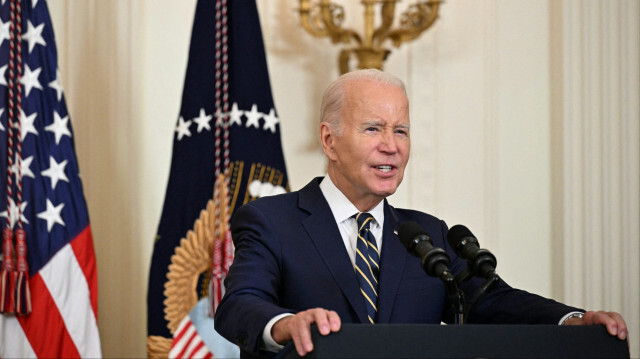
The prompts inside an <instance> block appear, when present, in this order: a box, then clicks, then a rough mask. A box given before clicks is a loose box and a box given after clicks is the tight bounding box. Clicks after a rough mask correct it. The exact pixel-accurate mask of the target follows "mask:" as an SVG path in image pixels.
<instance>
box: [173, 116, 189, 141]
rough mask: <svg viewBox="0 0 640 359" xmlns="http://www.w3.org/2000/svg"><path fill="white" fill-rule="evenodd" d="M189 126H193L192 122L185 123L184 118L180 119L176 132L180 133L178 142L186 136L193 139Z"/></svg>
mask: <svg viewBox="0 0 640 359" xmlns="http://www.w3.org/2000/svg"><path fill="white" fill-rule="evenodd" d="M189 126H191V120H188V121H185V120H184V119H183V118H182V116H180V118H178V127H176V132H177V133H178V141H180V140H182V137H184V136H187V137H191V131H190V130H189Z"/></svg>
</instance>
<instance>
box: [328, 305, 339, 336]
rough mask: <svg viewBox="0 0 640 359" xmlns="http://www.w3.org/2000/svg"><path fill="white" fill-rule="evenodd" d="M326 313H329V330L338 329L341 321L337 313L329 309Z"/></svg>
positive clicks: (334, 330) (335, 330)
mask: <svg viewBox="0 0 640 359" xmlns="http://www.w3.org/2000/svg"><path fill="white" fill-rule="evenodd" d="M328 315H329V326H330V327H331V331H332V332H334V333H335V332H337V331H339V330H340V327H341V326H342V321H340V316H339V315H338V313H336V312H334V311H332V310H331V311H329V313H328Z"/></svg>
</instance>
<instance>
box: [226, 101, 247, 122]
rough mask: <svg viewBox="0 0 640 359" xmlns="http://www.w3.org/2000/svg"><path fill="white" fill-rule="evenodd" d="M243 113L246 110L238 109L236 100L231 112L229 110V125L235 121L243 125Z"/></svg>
mask: <svg viewBox="0 0 640 359" xmlns="http://www.w3.org/2000/svg"><path fill="white" fill-rule="evenodd" d="M242 114H244V111H240V110H238V104H237V103H236V102H234V103H233V105H232V106H231V112H229V126H230V127H231V126H233V124H234V123H235V124H237V125H238V126H242Z"/></svg>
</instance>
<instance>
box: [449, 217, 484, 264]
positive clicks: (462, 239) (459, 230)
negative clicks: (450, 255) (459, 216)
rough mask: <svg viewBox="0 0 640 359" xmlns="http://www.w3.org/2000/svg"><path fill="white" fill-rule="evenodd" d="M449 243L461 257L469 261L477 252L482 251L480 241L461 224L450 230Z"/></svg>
mask: <svg viewBox="0 0 640 359" xmlns="http://www.w3.org/2000/svg"><path fill="white" fill-rule="evenodd" d="M447 242H449V245H450V246H451V247H453V250H454V251H455V252H456V253H457V254H458V255H459V256H461V257H463V258H465V259H469V258H470V257H472V256H473V254H474V252H475V251H477V250H478V249H480V246H479V243H478V240H477V239H476V237H475V236H474V235H473V233H471V231H470V230H469V228H467V227H465V226H463V225H461V224H456V225H455V226H453V227H451V228H450V229H449V232H448V233H447Z"/></svg>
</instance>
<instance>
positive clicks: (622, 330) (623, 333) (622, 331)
mask: <svg viewBox="0 0 640 359" xmlns="http://www.w3.org/2000/svg"><path fill="white" fill-rule="evenodd" d="M609 316H610V317H611V318H612V319H613V320H614V321H615V322H616V326H617V327H618V338H619V339H621V340H625V339H627V335H628V330H627V323H626V322H625V321H624V318H622V315H620V313H616V312H609Z"/></svg>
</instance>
